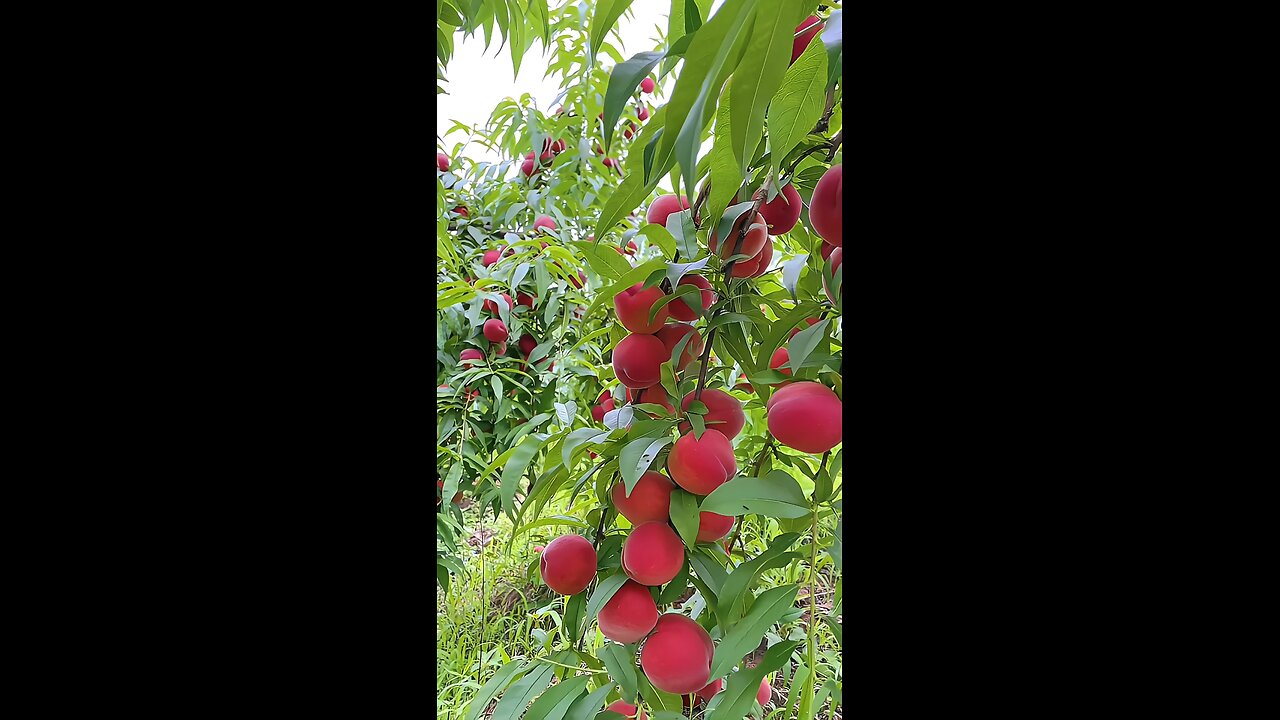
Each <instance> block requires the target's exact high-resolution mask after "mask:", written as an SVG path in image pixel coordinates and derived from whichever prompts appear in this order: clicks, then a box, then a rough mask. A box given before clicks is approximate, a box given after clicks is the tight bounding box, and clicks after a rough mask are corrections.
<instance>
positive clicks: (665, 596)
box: [658, 562, 710, 606]
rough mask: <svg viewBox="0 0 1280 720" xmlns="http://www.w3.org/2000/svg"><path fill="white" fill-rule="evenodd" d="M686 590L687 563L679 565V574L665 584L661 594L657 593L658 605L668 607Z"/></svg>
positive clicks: (687, 583)
mask: <svg viewBox="0 0 1280 720" xmlns="http://www.w3.org/2000/svg"><path fill="white" fill-rule="evenodd" d="M688 588H689V563H688V562H683V563H681V564H680V572H679V573H677V574H676V576H675V577H674V578H672V579H671V582H669V583H667V585H666V587H664V588H662V592H660V593H658V605H659V606H661V605H670V604H671V603H673V602H675V601H676V599H677V598H679V597H680V596H681V595H683V594H684V591H685V590H687V589H688ZM708 602H710V601H708Z"/></svg>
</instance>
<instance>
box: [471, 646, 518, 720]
mask: <svg viewBox="0 0 1280 720" xmlns="http://www.w3.org/2000/svg"><path fill="white" fill-rule="evenodd" d="M527 669H528V666H527V665H525V664H523V662H522V661H519V660H517V661H515V662H512V663H510V664H507V665H503V666H502V667H500V668H498V671H497V672H495V673H494V674H493V677H491V678H489V682H487V683H485V684H484V687H482V688H480V691H479V692H477V693H476V696H475V697H474V698H472V699H471V704H470V705H468V706H467V715H466V718H465V720H476V718H478V717H480V713H482V712H484V710H485V708H487V707H489V701H491V700H493V697H494V696H495V695H497V694H498V693H499V692H500V691H501V690H502V689H503V688H505V687H506V686H507V683H508V682H510V681H511V678H512V677H513V676H515V675H516V674H517V673H521V672H524V671H525V670H527Z"/></svg>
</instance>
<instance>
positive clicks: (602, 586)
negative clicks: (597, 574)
mask: <svg viewBox="0 0 1280 720" xmlns="http://www.w3.org/2000/svg"><path fill="white" fill-rule="evenodd" d="M626 584H627V574H626V573H621V572H620V573H614V574H613V575H610V576H609V577H607V578H605V579H604V580H601V581H599V582H597V583H596V591H595V592H593V593H591V600H590V601H588V602H587V613H586V619H587V622H588V623H591V622H594V621H595V619H596V617H597V616H599V615H600V608H602V607H604V604H605V603H607V602H609V598H611V597H613V594H614V593H616V592H618V588H620V587H622V586H623V585H626Z"/></svg>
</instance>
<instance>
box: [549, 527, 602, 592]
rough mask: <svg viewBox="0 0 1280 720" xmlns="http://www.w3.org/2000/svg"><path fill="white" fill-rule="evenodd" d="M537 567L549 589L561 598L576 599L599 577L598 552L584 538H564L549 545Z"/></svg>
mask: <svg viewBox="0 0 1280 720" xmlns="http://www.w3.org/2000/svg"><path fill="white" fill-rule="evenodd" d="M538 565H539V567H540V568H541V570H542V581H543V582H544V583H546V584H547V587H549V588H551V589H552V590H555V591H556V592H558V593H560V594H561V595H577V594H578V593H580V592H582V591H583V590H586V589H587V585H590V584H591V579H592V578H594V577H595V576H596V549H595V548H594V547H591V543H589V542H587V539H586V538H584V537H582V536H581V535H561V536H560V537H558V538H556V539H555V540H552V541H551V542H549V543H547V547H546V549H545V550H543V551H542V557H541V558H540V559H539V560H538Z"/></svg>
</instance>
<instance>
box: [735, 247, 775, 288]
mask: <svg viewBox="0 0 1280 720" xmlns="http://www.w3.org/2000/svg"><path fill="white" fill-rule="evenodd" d="M772 264H773V240H772V239H770V240H769V241H768V242H766V243H765V244H764V247H762V248H760V252H758V253H756V254H755V255H754V256H753V257H751V258H748V259H746V260H739V261H738V262H736V263H734V264H733V272H732V273H730V274H731V275H733V277H737V278H745V277H760V276H761V275H763V274H765V273H766V272H768V270H769V266H770V265H772Z"/></svg>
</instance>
